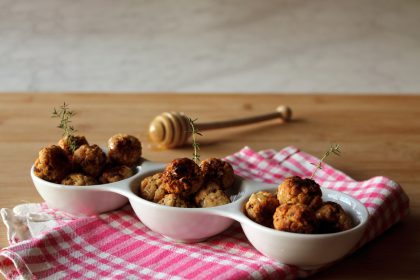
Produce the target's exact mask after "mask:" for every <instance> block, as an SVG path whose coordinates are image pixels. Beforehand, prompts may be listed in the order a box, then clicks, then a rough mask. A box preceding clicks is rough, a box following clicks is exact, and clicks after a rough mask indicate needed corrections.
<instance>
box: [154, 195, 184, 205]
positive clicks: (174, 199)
mask: <svg viewBox="0 0 420 280" xmlns="http://www.w3.org/2000/svg"><path fill="white" fill-rule="evenodd" d="M158 203H159V204H162V205H166V206H171V207H181V208H188V203H187V201H185V200H184V199H183V198H182V197H181V196H179V195H176V194H174V193H170V194H167V195H165V196H164V197H163V198H162V199H161V200H159V202H158Z"/></svg>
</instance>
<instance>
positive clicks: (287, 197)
mask: <svg viewBox="0 0 420 280" xmlns="http://www.w3.org/2000/svg"><path fill="white" fill-rule="evenodd" d="M321 197H322V192H321V188H320V186H319V185H318V184H317V183H316V182H315V181H314V180H312V179H309V178H301V177H298V176H294V177H289V178H287V179H285V180H284V181H283V182H282V183H281V184H280V185H279V186H278V189H277V193H276V194H274V193H270V192H266V191H260V192H257V193H254V194H252V195H251V197H250V198H249V200H248V201H247V203H246V204H245V213H246V215H247V216H248V217H249V218H250V219H251V220H253V221H254V222H256V223H259V224H261V225H264V226H267V227H270V228H274V229H276V230H281V231H288V232H294V233H334V232H339V231H344V230H347V229H350V228H352V227H353V222H352V219H351V217H350V216H349V215H348V214H347V213H346V212H345V211H344V210H343V208H342V207H341V206H340V205H339V204H337V203H335V202H331V201H326V202H323V201H322V198H321Z"/></svg>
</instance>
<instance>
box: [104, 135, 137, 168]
mask: <svg viewBox="0 0 420 280" xmlns="http://www.w3.org/2000/svg"><path fill="white" fill-rule="evenodd" d="M108 156H109V158H110V159H111V161H112V162H114V163H116V164H118V165H127V166H135V165H137V164H138V163H139V161H140V157H141V143H140V141H139V139H137V138H136V137H134V136H131V135H127V134H121V133H120V134H116V135H114V136H112V137H111V138H109V140H108Z"/></svg>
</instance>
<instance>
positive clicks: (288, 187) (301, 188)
mask: <svg viewBox="0 0 420 280" xmlns="http://www.w3.org/2000/svg"><path fill="white" fill-rule="evenodd" d="M321 197H322V192H321V188H320V187H319V185H318V184H317V183H316V182H315V181H314V180H312V179H308V178H306V179H302V178H300V177H298V176H294V177H289V178H286V179H285V180H284V181H283V183H281V184H280V185H279V187H278V192H277V199H278V200H279V202H280V204H286V203H302V204H305V205H308V206H309V207H311V208H312V209H317V208H319V206H320V205H321V203H322V198H321Z"/></svg>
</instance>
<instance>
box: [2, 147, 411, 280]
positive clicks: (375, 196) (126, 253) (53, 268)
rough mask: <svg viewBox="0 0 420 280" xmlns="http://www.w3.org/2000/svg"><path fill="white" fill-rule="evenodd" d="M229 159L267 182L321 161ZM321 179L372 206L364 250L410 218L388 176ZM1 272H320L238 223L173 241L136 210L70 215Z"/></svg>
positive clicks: (79, 275)
mask: <svg viewBox="0 0 420 280" xmlns="http://www.w3.org/2000/svg"><path fill="white" fill-rule="evenodd" d="M225 159H226V160H227V161H229V162H230V163H231V164H232V166H233V167H234V170H235V173H236V174H238V175H240V176H243V177H245V178H248V179H253V180H259V181H264V182H267V183H279V182H281V181H282V180H283V179H284V178H286V177H289V176H293V175H297V176H302V177H308V176H310V175H311V173H312V171H313V168H314V167H313V165H312V164H311V163H316V162H318V159H317V158H315V157H313V156H311V155H309V154H306V153H304V152H301V151H299V150H298V149H296V148H294V147H287V148H285V149H283V150H281V151H274V150H266V151H261V152H258V153H257V152H254V151H252V150H251V149H250V148H248V147H245V148H243V149H242V150H241V151H239V152H237V153H235V154H233V155H231V156H228V157H226V158H225ZM314 179H315V180H316V181H317V182H318V183H320V185H321V186H323V187H327V188H331V189H335V190H339V191H342V192H345V193H347V194H350V195H352V196H354V197H356V198H357V199H359V200H360V201H361V202H363V203H364V204H365V205H366V207H367V209H368V211H369V214H370V218H369V225H368V229H367V231H366V233H365V235H364V238H363V240H362V241H361V242H360V243H359V244H360V246H362V245H364V244H365V243H366V242H368V241H370V240H372V239H373V238H375V237H377V236H378V235H380V234H382V233H383V232H384V231H385V230H387V229H388V228H389V227H391V226H392V225H393V224H395V223H396V222H398V221H399V220H400V219H401V218H403V217H404V216H405V215H406V214H407V212H408V198H407V196H406V195H405V193H404V191H403V190H402V189H401V187H400V186H399V185H398V184H397V183H395V182H393V181H391V180H390V179H387V178H385V177H374V178H372V179H369V180H367V181H363V182H357V181H354V180H353V179H352V178H350V177H349V176H347V175H346V174H344V173H342V172H340V171H338V170H336V169H334V168H332V167H331V166H329V165H327V164H325V165H324V166H323V169H321V170H319V171H318V172H317V173H316V177H315V178H314ZM46 211H49V213H51V209H46ZM59 217H60V215H57V219H59ZM0 271H1V273H2V274H3V275H5V276H6V278H8V279H75V278H76V279H294V278H298V277H306V276H309V275H311V274H313V273H315V272H316V271H305V270H302V269H299V268H297V267H293V266H289V265H285V264H282V263H279V262H276V261H274V260H271V259H269V258H267V257H265V256H263V255H261V254H260V253H259V252H258V251H256V250H255V249H254V248H253V247H252V245H250V244H249V243H248V242H247V239H246V237H245V235H244V234H243V232H242V230H241V228H240V225H239V224H237V223H235V224H234V225H233V226H232V227H231V228H229V229H228V230H226V231H225V232H223V233H221V234H219V235H217V236H215V237H213V238H211V239H209V240H207V241H205V242H201V243H196V244H179V243H173V242H170V241H168V240H167V239H165V238H163V237H162V236H160V235H159V234H157V233H154V232H152V231H151V230H149V229H148V228H147V227H145V226H144V225H143V224H142V223H141V222H140V221H139V220H138V219H137V217H136V216H135V214H134V212H133V211H132V209H131V207H130V206H126V207H124V208H123V209H119V210H116V211H113V212H110V213H105V214H102V215H99V216H92V217H84V218H74V219H69V217H68V216H67V217H66V219H65V220H63V222H60V223H58V224H57V226H56V227H55V228H53V229H50V230H48V231H45V232H44V233H43V234H40V235H38V236H36V237H34V238H32V239H30V240H26V241H22V242H17V243H15V244H12V245H10V246H9V247H7V248H4V249H2V250H1V251H0Z"/></svg>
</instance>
